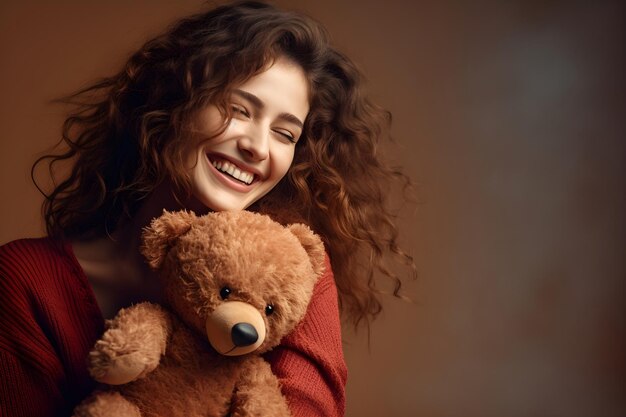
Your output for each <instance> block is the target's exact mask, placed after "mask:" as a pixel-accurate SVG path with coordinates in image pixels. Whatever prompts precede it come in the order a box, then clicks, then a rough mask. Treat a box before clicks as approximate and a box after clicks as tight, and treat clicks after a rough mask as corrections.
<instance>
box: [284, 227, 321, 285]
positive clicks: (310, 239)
mask: <svg viewBox="0 0 626 417" xmlns="http://www.w3.org/2000/svg"><path fill="white" fill-rule="evenodd" d="M287 229H288V230H289V231H290V232H291V233H292V234H294V235H295V236H296V237H297V238H298V240H299V241H300V244H302V247H304V250H305V251H306V253H308V254H309V259H310V260H311V266H312V267H313V271H314V272H315V274H316V275H317V276H320V275H321V274H322V273H323V272H324V264H325V260H326V251H325V250H324V244H323V243H322V240H321V239H320V237H319V236H318V235H316V234H315V233H313V231H312V230H311V229H310V228H309V227H308V226H306V225H304V224H301V223H295V224H290V225H288V226H287Z"/></svg>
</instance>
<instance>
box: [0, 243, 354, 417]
mask: <svg viewBox="0 0 626 417" xmlns="http://www.w3.org/2000/svg"><path fill="white" fill-rule="evenodd" d="M103 330H104V320H103V318H102V314H101V313H100V310H99V308H98V305H97V302H96V300H95V296H94V294H93V291H92V289H91V286H90V284H89V282H88V281H87V278H86V277H85V274H84V273H83V271H82V269H81V268H80V265H79V264H78V262H77V260H76V258H75V257H74V255H73V252H72V250H71V246H70V245H69V244H67V243H58V242H54V241H52V240H51V239H49V238H40V239H23V240H17V241H13V242H10V243H8V244H6V245H4V246H2V247H0V415H2V416H9V417H11V416H29V417H31V416H32V417H37V416H64V415H71V412H72V409H73V408H74V406H75V405H76V404H77V403H79V402H80V401H81V400H82V399H83V398H84V397H85V396H86V395H87V394H89V393H90V392H91V391H92V390H93V388H94V387H95V384H94V382H93V381H92V380H91V378H90V377H89V374H88V373H87V369H86V358H87V354H88V352H89V350H90V349H91V348H92V347H93V345H94V343H95V341H96V340H97V339H98V338H99V337H100V335H101V334H102V332H103ZM266 359H267V360H268V361H269V362H270V364H271V366H272V370H273V371H274V373H275V374H276V375H277V376H278V377H279V379H280V381H281V383H282V390H283V393H284V394H285V396H286V397H287V401H288V403H289V407H290V409H291V411H292V414H293V415H294V416H342V415H343V414H344V408H345V383H346V379H347V369H346V366H345V362H344V358H343V351H342V346H341V327H340V322H339V311H338V305H337V289H336V287H335V283H334V278H333V275H332V271H331V269H330V263H329V262H328V258H327V259H326V271H325V273H324V274H323V276H322V277H321V278H320V279H319V281H318V282H317V284H316V286H315V289H314V292H313V297H312V300H311V303H310V304H309V308H308V310H307V314H306V316H305V318H304V320H303V321H302V323H301V324H300V325H299V326H298V327H297V328H296V330H294V332H293V333H292V334H291V335H289V336H288V337H286V338H285V339H284V340H283V341H282V343H281V345H280V346H279V347H277V348H276V349H274V350H273V351H272V352H269V353H268V354H266Z"/></svg>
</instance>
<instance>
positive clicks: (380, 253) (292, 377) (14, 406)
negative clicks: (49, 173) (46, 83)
mask: <svg viewBox="0 0 626 417" xmlns="http://www.w3.org/2000/svg"><path fill="white" fill-rule="evenodd" d="M68 101H69V102H70V103H71V104H73V105H74V106H75V111H74V112H73V113H72V114H71V115H70V116H69V117H68V118H67V119H66V121H65V124H64V129H63V140H64V142H65V143H66V145H67V146H68V150H67V151H66V152H65V153H62V154H60V155H50V156H48V157H44V158H42V159H41V160H39V161H38V163H39V162H42V161H45V160H49V161H50V165H51V166H52V165H54V163H55V162H63V161H69V162H71V163H72V166H71V170H70V171H69V174H68V175H67V177H66V178H65V179H64V180H63V181H62V182H60V183H59V184H58V185H57V186H56V187H55V188H54V189H53V190H52V192H51V193H49V194H48V195H47V196H46V201H45V203H44V214H45V219H46V225H47V231H48V237H47V238H43V239H29V240H18V241H15V242H11V243H9V244H7V245H5V246H3V247H2V248H1V249H0V404H1V405H0V411H2V413H1V414H2V415H29V416H37V415H68V414H70V413H71V410H72V408H73V407H74V405H76V404H77V403H78V402H79V401H80V400H81V399H82V398H83V397H84V396H86V395H87V393H89V392H90V391H91V390H92V389H93V388H94V386H93V382H92V381H91V380H90V378H89V376H88V374H87V371H86V369H85V358H86V356H87V353H88V351H89V349H90V348H91V347H92V346H93V343H94V341H95V340H96V339H97V338H98V337H99V335H100V334H101V333H102V331H103V325H104V321H103V319H106V318H109V317H112V316H113V315H114V314H115V313H116V311H117V310H119V309H120V308H122V307H125V306H128V305H130V304H131V303H136V302H140V301H157V302H158V301H159V300H158V292H159V291H158V290H159V289H158V288H157V287H156V286H155V284H154V283H155V282H156V280H155V279H154V277H153V275H152V273H151V272H150V271H149V270H148V269H147V268H146V267H145V263H144V261H143V259H142V258H141V256H140V255H139V252H138V244H139V236H140V233H141V230H142V228H143V227H145V226H146V225H147V224H148V223H149V222H150V220H151V219H152V218H154V217H156V216H158V215H159V214H160V213H161V212H162V210H163V209H164V208H165V209H169V210H174V209H181V208H186V209H191V210H194V211H196V212H197V213H202V212H206V211H209V210H240V209H249V210H256V211H260V212H263V213H268V214H270V215H272V216H273V217H274V218H275V219H277V220H279V221H282V222H293V221H300V222H305V223H307V224H309V225H310V226H311V227H312V228H313V229H314V230H315V231H316V232H317V233H318V234H320V236H322V238H323V240H324V243H325V245H326V248H327V251H328V254H329V258H330V263H328V262H327V265H328V267H327V270H326V272H325V274H324V275H323V276H322V277H321V278H320V280H319V282H318V283H317V285H316V289H315V293H314V296H313V299H312V301H311V305H310V307H309V310H308V313H307V316H306V317H305V319H304V321H303V323H302V325H301V326H300V327H299V328H298V329H297V330H295V331H294V333H293V334H292V335H290V336H289V337H287V338H286V339H285V340H284V341H283V342H282V344H281V346H280V347H279V348H278V349H275V350H274V351H273V352H271V354H269V355H268V356H267V357H266V359H267V360H268V361H269V362H270V363H271V365H272V368H273V370H274V372H275V373H276V374H277V375H278V376H279V378H281V381H282V388H283V392H284V394H285V395H286V397H287V399H288V402H289V406H290V408H291V410H292V413H293V414H294V415H328V416H334V415H342V414H343V412H344V404H345V394H344V393H345V388H344V387H345V382H346V375H347V372H346V368H345V363H344V360H343V353H342V349H341V330H340V322H339V309H338V301H339V304H340V307H341V310H342V312H343V314H344V316H345V318H347V319H349V320H351V321H352V323H353V324H354V325H358V324H359V323H360V322H366V323H367V322H369V320H370V319H371V318H373V317H374V316H376V314H378V313H379V312H380V302H379V293H380V291H378V290H377V289H376V286H375V281H374V275H375V272H380V273H381V274H382V275H383V276H386V277H388V278H390V279H391V280H392V282H393V283H394V284H395V288H396V290H395V294H396V295H397V293H398V290H399V286H400V281H399V280H398V278H397V277H396V276H395V275H393V274H392V273H391V272H389V270H388V269H387V268H386V267H385V265H384V262H383V258H384V257H385V255H387V254H392V255H397V256H398V257H399V258H400V259H401V260H403V261H405V263H407V264H409V265H410V264H411V260H410V257H408V256H406V255H404V254H403V253H402V252H401V251H400V250H399V249H398V247H397V246H396V227H395V225H394V224H393V222H392V216H391V215H390V214H389V212H388V211H387V209H386V208H385V192H384V190H385V189H386V186H385V182H386V181H389V180H392V179H398V178H399V179H403V178H404V177H403V176H402V175H401V174H400V173H398V172H396V171H393V170H391V169H389V168H388V167H387V166H386V165H385V164H383V163H382V162H381V160H380V159H379V156H378V153H377V146H378V144H379V142H380V141H381V140H384V139H386V138H387V134H388V124H389V115H388V113H387V112H385V111H384V110H382V109H380V108H378V107H376V106H375V105H373V104H372V103H371V102H370V101H368V100H367V99H366V98H364V97H363V95H362V91H361V81H360V75H359V72H358V70H357V69H356V68H355V67H354V65H353V64H352V63H351V61H350V60H349V59H348V58H346V57H345V56H343V55H342V54H340V53H339V52H337V51H336V50H335V49H333V48H332V47H331V46H330V45H329V41H328V37H327V35H326V33H325V31H324V29H323V28H322V27H320V26H319V25H318V24H317V23H315V22H313V21H312V20H310V19H309V18H307V17H305V16H302V15H299V14H294V13H290V12H284V11H279V10H276V9H275V8H273V7H271V6H268V5H265V4H262V3H256V2H245V3H236V4H233V5H228V6H222V7H218V8H216V9H214V10H211V11H209V12H206V13H202V14H198V15H195V16H191V17H189V18H187V19H184V20H181V21H179V22H178V23H177V24H176V25H174V26H173V27H172V28H171V29H170V30H168V31H167V32H165V33H164V34H163V35H161V36H159V37H157V38H155V39H153V40H151V41H149V42H148V43H146V44H145V45H144V46H143V47H142V48H141V49H140V50H139V51H137V52H136V53H135V54H134V55H133V56H132V57H131V58H130V60H129V61H128V62H127V64H126V65H125V67H124V69H123V70H122V71H120V72H119V73H118V74H116V75H114V76H112V77H109V78H106V79H104V80H102V81H101V82H99V83H97V84H95V85H93V86H91V87H89V88H87V89H85V90H83V91H80V92H78V93H77V94H75V95H73V96H71V97H70V98H69V99H68ZM35 165H37V163H36V164H35ZM331 264H332V269H331V267H330V265H331ZM333 272H334V275H333ZM337 290H338V293H339V300H338V297H337Z"/></svg>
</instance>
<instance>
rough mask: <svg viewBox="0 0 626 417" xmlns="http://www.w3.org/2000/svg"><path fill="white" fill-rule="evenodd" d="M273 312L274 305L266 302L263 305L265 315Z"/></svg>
mask: <svg viewBox="0 0 626 417" xmlns="http://www.w3.org/2000/svg"><path fill="white" fill-rule="evenodd" d="M273 313H274V306H273V305H271V304H268V305H266V306H265V315H266V316H270V315H272V314H273Z"/></svg>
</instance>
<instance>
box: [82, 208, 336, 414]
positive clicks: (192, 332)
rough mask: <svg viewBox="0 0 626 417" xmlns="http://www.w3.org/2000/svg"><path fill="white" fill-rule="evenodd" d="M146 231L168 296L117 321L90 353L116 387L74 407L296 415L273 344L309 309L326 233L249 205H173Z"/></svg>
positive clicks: (99, 373)
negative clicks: (220, 208)
mask: <svg viewBox="0 0 626 417" xmlns="http://www.w3.org/2000/svg"><path fill="white" fill-rule="evenodd" d="M142 238H143V243H142V247H141V252H142V254H143V255H144V256H145V258H146V259H147V262H148V264H149V265H150V267H151V268H153V269H154V270H156V271H157V274H156V275H157V277H158V279H159V280H160V285H161V288H162V300H161V301H160V302H159V304H156V303H149V302H144V303H140V304H136V305H133V306H131V307H129V308H126V309H122V310H120V312H119V313H118V314H117V316H116V317H115V318H113V319H112V320H109V321H107V330H106V332H105V333H104V334H103V336H102V337H101V338H100V339H99V340H98V341H97V343H96V344H95V347H94V348H93V350H92V351H91V352H90V354H89V359H88V361H89V372H90V374H91V375H92V376H93V378H94V379H95V380H97V381H98V382H101V383H104V384H108V386H106V385H105V386H104V387H105V388H103V389H102V390H98V391H96V392H95V393H94V394H92V396H91V397H89V398H88V399H86V400H85V401H83V403H81V404H80V405H79V406H78V407H77V408H76V409H75V410H74V415H75V416H77V417H84V416H119V417H126V416H133V417H135V416H137V417H138V416H186V417H194V416H220V417H221V416H226V415H231V416H288V415H290V413H289V409H288V407H287V402H286V399H285V398H284V396H283V395H282V394H281V391H280V384H279V381H278V379H277V378H276V376H275V375H274V374H273V373H272V370H271V368H270V365H269V364H268V363H267V362H266V361H265V360H264V359H263V358H262V356H261V354H263V353H264V352H267V351H269V350H271V349H272V348H274V347H276V346H277V345H278V344H279V342H280V341H281V339H282V337H283V336H285V335H287V334H289V333H290V332H291V331H292V330H293V329H294V328H295V327H296V325H297V324H298V323H299V321H301V319H302V318H303V317H304V314H305V312H306V309H307V306H308V303H309V300H310V298H311V295H312V292H313V287H314V285H315V283H316V281H317V279H318V277H319V276H320V275H321V273H322V272H323V269H324V257H325V252H324V246H323V243H322V241H321V240H320V238H319V237H318V236H317V235H316V234H314V233H313V232H312V231H311V230H310V229H309V228H308V227H307V226H305V225H303V224H298V223H296V224H290V225H287V226H283V225H281V224H279V223H277V222H275V221H274V220H272V219H270V218H269V217H268V216H266V215H262V214H258V213H252V212H249V211H237V212H219V213H209V214H206V215H202V216H197V215H195V214H194V213H193V212H188V211H179V212H167V211H165V212H164V213H163V215H162V216H160V217H158V218H156V219H154V220H153V221H152V223H151V224H150V226H149V227H147V228H146V229H145V230H144V233H143V236H142Z"/></svg>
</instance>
